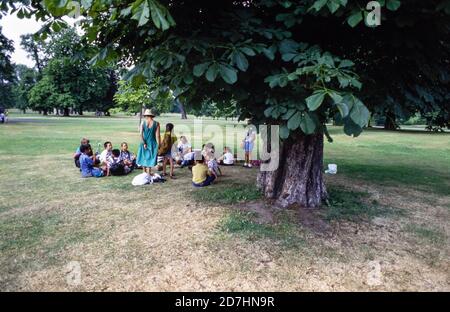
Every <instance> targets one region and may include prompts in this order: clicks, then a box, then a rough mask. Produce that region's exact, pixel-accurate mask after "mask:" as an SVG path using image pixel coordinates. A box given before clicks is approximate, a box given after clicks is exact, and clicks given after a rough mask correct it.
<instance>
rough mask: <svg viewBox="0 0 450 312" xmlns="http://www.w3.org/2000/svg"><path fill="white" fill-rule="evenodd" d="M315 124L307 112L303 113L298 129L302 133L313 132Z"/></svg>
mask: <svg viewBox="0 0 450 312" xmlns="http://www.w3.org/2000/svg"><path fill="white" fill-rule="evenodd" d="M316 126H317V125H316V122H315V121H314V119H312V118H311V116H310V114H309V113H305V115H304V116H302V119H301V122H300V129H302V131H303V133H304V134H313V133H314V131H315V130H316Z"/></svg>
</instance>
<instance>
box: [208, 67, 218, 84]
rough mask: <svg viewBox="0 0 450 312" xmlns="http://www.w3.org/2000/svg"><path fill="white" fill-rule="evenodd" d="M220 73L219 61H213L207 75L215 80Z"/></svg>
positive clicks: (211, 80)
mask: <svg viewBox="0 0 450 312" xmlns="http://www.w3.org/2000/svg"><path fill="white" fill-rule="evenodd" d="M218 74H219V66H218V65H217V63H213V64H212V65H211V66H209V68H208V70H207V71H206V75H205V77H206V79H207V80H208V81H210V82H213V81H214V80H216V78H217V75H218Z"/></svg>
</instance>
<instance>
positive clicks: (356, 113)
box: [350, 98, 370, 128]
mask: <svg viewBox="0 0 450 312" xmlns="http://www.w3.org/2000/svg"><path fill="white" fill-rule="evenodd" d="M369 116H370V112H369V110H368V109H367V107H366V106H365V105H364V104H363V103H362V102H361V101H360V100H359V99H356V98H355V102H354V104H353V107H352V110H351V112H350V118H351V119H352V120H353V122H354V123H356V124H357V125H359V126H360V127H361V128H363V127H365V126H366V125H367V123H368V122H369Z"/></svg>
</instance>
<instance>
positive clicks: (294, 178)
mask: <svg viewBox="0 0 450 312" xmlns="http://www.w3.org/2000/svg"><path fill="white" fill-rule="evenodd" d="M291 136H292V138H291V137H290V138H289V139H287V140H286V141H284V142H283V143H282V146H281V147H280V160H279V166H278V169H276V170H275V171H266V172H263V171H260V172H259V174H258V178H257V187H258V189H260V190H261V191H262V193H263V195H264V196H265V197H266V198H268V199H273V200H275V203H276V204H278V205H280V206H282V207H285V208H286V207H289V206H291V205H299V206H301V207H304V208H318V207H319V206H320V205H321V204H322V201H324V200H326V199H327V191H326V187H325V183H324V179H323V174H322V170H323V134H322V133H318V134H313V135H304V134H295V135H291Z"/></svg>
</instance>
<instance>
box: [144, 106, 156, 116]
mask: <svg viewBox="0 0 450 312" xmlns="http://www.w3.org/2000/svg"><path fill="white" fill-rule="evenodd" d="M145 116H152V117H155V116H156V112H155V110H154V109H153V108H150V109H148V108H147V109H146V110H145V111H144V117H145Z"/></svg>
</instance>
